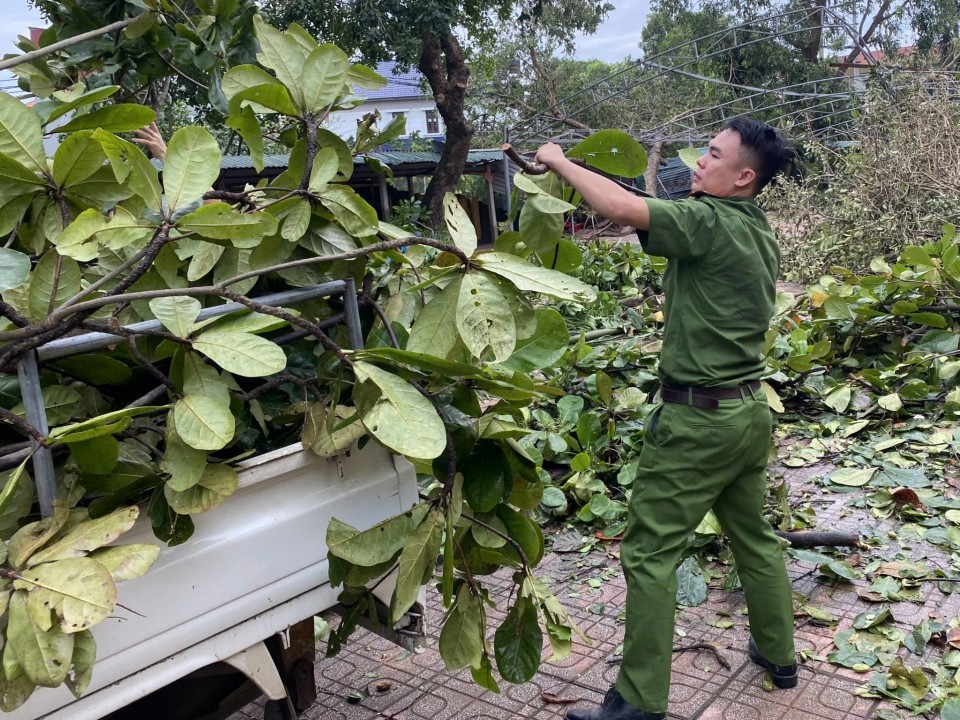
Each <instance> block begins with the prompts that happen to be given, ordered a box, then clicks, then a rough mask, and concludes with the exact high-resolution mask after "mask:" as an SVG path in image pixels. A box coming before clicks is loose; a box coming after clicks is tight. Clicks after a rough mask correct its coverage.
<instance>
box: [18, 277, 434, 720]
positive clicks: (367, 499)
mask: <svg viewBox="0 0 960 720" xmlns="http://www.w3.org/2000/svg"><path fill="white" fill-rule="evenodd" d="M323 291H324V292H323V294H329V288H323ZM310 292H313V291H307V294H309V293H310ZM293 294H295V295H297V296H304V295H305V291H302V290H301V291H294V293H293ZM315 294H318V293H315ZM289 299H290V298H289V297H286V296H285V297H283V298H282V300H283V301H288V300H289ZM265 300H268V301H273V302H275V303H276V304H279V301H278V300H277V298H270V299H267V298H265ZM231 309H236V308H234V307H232V306H229V305H227V306H220V307H218V308H215V309H213V310H212V311H210V312H207V311H205V313H206V314H208V315H214V314H216V315H221V314H224V313H225V312H229V311H230V310H231ZM350 319H351V318H350V317H349V315H348V321H349V320H350ZM353 319H354V321H356V319H357V318H356V314H355V313H353ZM108 341H113V342H115V339H113V338H111V337H106V338H104V337H99V338H96V337H92V336H86V337H77V338H68V339H66V340H64V341H58V343H59V347H51V346H45V347H44V348H41V349H40V353H39V359H43V357H44V355H45V354H46V355H47V356H50V355H59V356H62V355H66V354H70V352H73V351H76V349H77V348H82V349H83V350H90V349H91V348H93V347H95V346H96V345H97V344H98V343H99V344H100V345H101V346H102V345H104V344H106V343H107V342H108ZM36 359H37V358H33V361H32V362H33V363H34V365H33V367H32V369H31V367H29V366H25V367H22V368H21V372H20V380H21V386H22V388H23V395H24V399H25V404H26V406H27V413H28V417H30V419H31V421H32V422H33V423H34V425H35V426H36V427H42V428H43V431H44V432H46V420H45V417H44V416H43V405H42V401H40V400H36V398H35V400H36V401H35V402H33V403H32V405H31V402H28V401H27V400H28V397H29V396H31V395H34V394H36V393H32V390H36V389H37V388H36V387H35V383H34V381H33V380H32V379H31V377H34V378H35V372H36V366H35V362H36ZM37 392H39V391H38V390H37ZM38 403H39V407H37V404H38ZM38 413H39V416H38ZM43 450H44V449H43V448H41V450H40V451H38V453H37V454H38V455H41V458H40V460H41V462H42V461H43V459H44V458H43V457H42V455H43V453H42V451H43ZM47 452H49V451H47ZM239 470H240V472H239V479H238V488H237V491H236V492H235V493H234V494H233V495H231V497H229V498H228V499H227V500H226V501H225V502H224V503H223V504H221V505H220V506H218V507H217V508H214V509H213V510H210V511H208V512H206V513H203V514H201V515H197V516H194V522H195V525H196V530H195V532H194V535H193V536H192V537H191V538H190V539H189V540H188V541H187V542H185V543H184V544H182V545H177V546H173V547H163V549H162V550H161V552H160V556H159V558H158V559H157V561H156V562H155V563H154V565H153V567H152V568H151V569H150V570H149V572H147V574H146V575H144V576H143V577H140V578H137V579H135V580H131V581H127V582H124V583H121V584H120V585H119V586H118V590H119V603H118V607H117V612H116V613H115V615H114V616H113V617H110V618H108V619H107V620H104V621H103V622H101V623H100V624H98V625H96V626H95V627H94V628H93V630H92V631H93V635H94V637H95V639H96V643H97V661H96V665H95V666H94V671H93V679H92V681H91V683H90V686H89V687H88V689H87V691H86V692H85V693H84V695H83V696H82V697H80V698H79V699H77V698H74V697H73V695H72V694H71V693H70V692H69V691H68V690H67V688H66V687H65V686H60V687H58V688H55V689H48V688H38V689H37V690H36V692H34V694H33V696H32V697H31V698H30V699H29V700H28V701H27V702H26V703H25V704H24V705H22V706H21V707H20V708H18V709H17V710H16V711H14V712H13V713H11V714H9V715H8V717H10V718H12V720H40V719H41V718H45V719H49V720H97V719H99V718H105V717H109V718H113V719H115V720H120V719H122V718H131V719H132V718H136V720H150V718H158V719H160V718H162V720H179V719H183V720H187V719H188V718H189V719H190V720H198V719H199V718H210V719H211V720H212V718H218V717H225V716H226V715H228V714H229V713H231V712H233V711H235V710H236V709H238V708H239V707H241V706H243V705H244V704H246V703H248V702H249V701H250V700H252V699H254V698H256V697H257V696H258V695H259V694H260V693H263V694H265V695H266V696H267V698H268V699H269V701H268V703H267V706H266V716H267V717H268V718H270V717H273V718H281V719H283V720H290V719H293V718H296V717H297V715H298V712H299V711H300V710H303V709H305V708H306V707H309V705H310V704H311V703H312V702H313V700H314V699H315V698H316V688H315V685H314V674H313V663H314V658H315V646H314V631H313V627H314V623H313V618H314V616H315V615H317V614H318V613H321V612H323V611H325V610H328V609H330V608H332V607H334V606H335V605H336V603H337V596H338V594H339V591H338V590H336V589H334V588H332V587H330V582H329V572H328V562H327V546H326V542H325V535H326V528H327V524H328V523H329V521H330V518H332V517H337V518H340V519H342V520H344V521H346V522H349V523H350V524H351V525H353V526H354V527H357V528H358V529H365V528H368V527H371V526H372V525H375V524H376V523H378V522H380V521H382V520H386V519H387V518H389V517H392V516H394V515H397V514H399V513H401V512H403V511H404V510H406V509H408V508H410V507H411V506H413V505H415V504H416V503H417V502H418V497H417V483H416V476H415V473H414V469H413V466H412V465H411V464H410V463H409V462H407V461H406V460H405V459H403V458H400V457H398V456H396V455H393V454H392V453H390V452H389V451H387V450H385V449H383V448H382V447H380V446H378V445H376V444H375V443H372V442H371V443H369V444H367V445H366V446H365V447H364V448H363V449H362V450H356V449H354V450H352V451H349V452H346V453H343V454H340V455H337V456H336V457H333V458H329V459H328V458H322V457H320V456H318V455H316V454H314V453H313V452H312V451H310V450H304V449H303V448H302V447H301V446H300V445H299V444H298V445H292V446H289V447H285V448H281V449H278V450H275V451H273V452H269V453H266V454H264V455H260V456H257V457H255V458H253V459H250V460H247V461H245V462H244V463H242V464H241V465H240V468H239ZM35 471H36V474H38V475H42V473H43V471H42V469H40V468H38V467H37V466H35ZM38 484H39V483H38ZM38 491H39V495H40V497H41V500H42V498H43V496H44V489H43V488H40V487H38ZM122 542H123V543H125V544H126V543H144V542H153V543H155V544H158V545H160V544H161V543H160V541H158V540H157V539H156V538H155V537H154V536H153V532H152V528H151V524H150V521H149V519H148V518H147V517H146V512H141V517H140V519H139V520H138V521H137V524H136V525H135V526H134V528H133V529H131V530H130V531H128V532H127V533H125V534H124V535H123V537H122ZM392 592H393V583H392V582H390V580H389V578H388V579H387V581H385V582H380V583H379V584H378V585H377V587H376V590H375V593H376V594H377V596H378V597H379V598H381V599H383V600H384V602H385V603H389V596H390V594H392ZM421 599H422V596H421ZM422 611H423V605H422V602H421V603H418V604H417V605H415V606H414V608H412V609H411V611H410V612H409V613H408V614H407V615H406V617H405V618H404V619H403V620H402V621H401V623H399V624H398V625H395V626H393V627H392V628H391V629H388V630H386V631H382V630H378V631H379V632H381V634H385V636H388V637H390V639H392V640H394V641H396V642H397V643H398V644H401V645H403V646H404V647H408V648H411V649H412V648H414V647H416V646H418V645H420V644H422V642H423V638H424V633H423V614H422ZM375 629H376V628H375Z"/></svg>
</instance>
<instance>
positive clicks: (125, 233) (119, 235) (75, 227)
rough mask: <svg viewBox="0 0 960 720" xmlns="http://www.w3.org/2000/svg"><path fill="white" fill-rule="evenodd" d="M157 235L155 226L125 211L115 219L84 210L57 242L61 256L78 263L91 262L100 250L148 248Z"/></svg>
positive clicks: (57, 238)
mask: <svg viewBox="0 0 960 720" xmlns="http://www.w3.org/2000/svg"><path fill="white" fill-rule="evenodd" d="M155 231H156V226H155V225H153V224H150V223H147V222H145V221H143V220H140V219H139V218H137V217H136V216H134V215H133V214H131V213H130V212H129V211H128V210H126V209H125V208H123V207H118V208H116V210H115V213H114V215H113V217H111V218H107V217H104V216H103V215H102V214H101V213H100V211H99V210H93V209H89V210H84V211H83V212H82V213H80V214H79V215H78V216H77V218H76V219H75V220H74V221H73V222H72V223H70V225H68V226H67V228H66V229H65V230H64V231H63V232H62V233H60V235H58V236H57V237H56V238H55V239H54V244H55V245H56V246H57V250H58V252H59V253H60V254H61V255H65V256H67V257H71V258H73V259H74V260H76V261H77V262H89V261H90V260H93V259H95V258H96V257H97V254H98V253H99V251H100V246H101V245H102V246H106V247H108V248H109V249H111V250H115V251H120V250H123V249H124V248H126V247H127V246H128V245H134V244H139V245H145V244H146V242H147V240H149V239H150V237H151V236H152V235H153V233H154V232H155Z"/></svg>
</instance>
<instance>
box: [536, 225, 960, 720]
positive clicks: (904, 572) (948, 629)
mask: <svg viewBox="0 0 960 720" xmlns="http://www.w3.org/2000/svg"><path fill="white" fill-rule="evenodd" d="M584 257H585V259H587V260H588V262H585V265H584V268H583V269H582V270H581V271H580V273H581V277H591V278H592V279H594V280H597V279H598V278H604V277H605V278H606V282H597V286H598V288H599V300H598V303H597V304H596V305H595V306H594V307H598V308H601V309H602V308H605V307H609V308H610V312H609V313H608V314H606V315H600V317H599V318H598V319H595V320H594V322H593V323H592V324H591V325H590V326H589V327H595V326H596V325H600V326H603V327H605V328H614V329H616V331H617V333H618V334H617V335H613V336H604V337H601V338H597V339H595V340H593V341H591V342H590V343H587V342H585V340H584V339H583V338H581V340H580V342H578V343H577V344H575V345H573V346H571V349H570V351H569V352H568V354H567V355H566V356H565V357H564V358H563V359H561V360H560V361H559V362H558V363H557V364H556V365H555V366H554V367H552V368H549V369H547V370H545V371H544V372H545V374H546V375H547V377H548V379H549V382H550V383H552V384H555V385H556V386H557V387H559V388H561V389H563V390H564V391H565V393H566V394H565V396H564V397H562V398H561V399H560V400H557V401H554V402H551V401H549V400H545V401H542V402H540V403H539V405H538V407H537V408H536V409H534V410H532V411H531V413H530V415H529V419H528V422H527V424H528V427H529V428H530V429H532V430H534V432H532V433H531V434H530V435H528V436H527V437H526V438H522V439H521V440H520V443H521V445H524V446H527V448H528V453H530V454H531V455H533V456H534V457H537V458H538V459H539V458H540V457H541V456H542V458H543V465H544V467H545V468H547V469H549V470H550V471H551V476H552V482H551V485H550V486H548V487H547V489H546V490H545V492H544V497H543V499H542V500H541V505H540V510H541V511H542V512H543V513H545V514H549V515H553V516H558V517H561V518H566V519H567V521H568V522H569V521H576V522H581V523H583V524H585V525H588V526H594V527H596V526H599V527H600V528H601V529H602V530H603V532H604V533H605V534H606V535H612V534H614V533H615V532H616V531H617V530H618V529H619V527H618V526H619V525H620V522H621V521H622V519H623V517H624V513H625V501H626V499H627V498H628V497H629V491H630V481H631V480H632V475H633V472H632V469H631V467H630V464H631V462H635V461H636V457H637V455H638V453H639V449H640V447H641V445H642V437H643V417H644V414H645V411H646V409H647V408H646V397H645V395H646V393H645V391H646V390H649V389H651V388H652V386H653V385H655V383H654V382H653V377H654V376H653V373H654V372H655V365H656V362H655V360H656V356H655V354H653V351H655V350H656V348H657V346H656V343H657V337H658V331H657V328H658V325H657V322H658V319H659V317H660V316H659V312H660V309H659V307H658V306H657V304H656V302H655V297H653V298H651V300H650V301H649V302H641V303H639V304H637V305H636V306H635V307H632V308H629V309H625V308H623V307H622V306H620V305H618V304H616V303H605V302H604V297H603V296H604V293H606V292H608V291H609V290H610V289H613V290H614V291H615V292H616V293H617V294H618V295H620V296H623V295H633V296H634V297H642V296H641V295H640V294H639V290H640V289H641V288H644V287H648V288H652V289H653V290H656V288H657V280H658V276H657V273H656V268H657V267H658V264H657V263H656V262H654V261H653V260H654V259H650V258H645V257H644V256H643V253H642V251H640V250H639V249H637V248H636V247H631V246H605V247H601V246H597V247H593V246H591V247H590V248H588V249H587V250H586V251H585V254H584ZM624 285H634V286H635V287H633V288H632V290H631V291H630V292H629V293H628V292H624V291H623V290H622V289H621V287H622V286H624ZM958 293H960V243H958V238H957V235H956V231H955V228H954V227H953V226H946V227H945V228H944V231H943V234H942V235H941V237H940V238H939V239H937V240H936V241H935V242H931V243H926V244H922V245H911V246H908V247H906V248H905V249H904V250H903V252H902V253H901V255H900V256H899V257H898V258H897V259H896V261H895V262H892V263H888V262H887V261H886V260H883V259H882V258H876V259H875V260H874V261H873V262H872V263H871V271H870V272H868V273H866V274H855V273H853V272H851V271H849V270H846V269H844V268H839V267H835V268H833V270H832V274H831V275H827V276H823V277H821V278H820V279H819V281H818V282H816V283H814V284H812V285H810V286H809V287H808V289H807V291H806V292H805V293H803V294H802V295H800V296H799V297H796V298H795V297H794V296H792V295H790V294H787V293H783V294H781V295H780V296H779V297H778V312H777V315H776V316H775V318H774V320H773V323H772V326H771V328H770V330H769V331H768V333H767V343H766V351H767V354H768V368H767V372H766V373H765V377H764V379H765V381H766V383H767V384H768V386H769V397H770V399H771V403H772V405H774V406H775V407H777V409H778V410H779V415H778V416H779V419H780V425H779V429H778V435H779V437H780V439H779V446H780V450H779V465H780V466H781V467H785V468H800V467H809V466H820V465H821V464H823V465H829V466H832V469H831V470H830V471H829V472H827V473H826V474H825V476H824V477H821V478H817V479H816V480H815V481H814V482H815V483H816V485H817V486H818V488H817V489H819V490H821V491H823V492H828V493H844V494H846V495H847V496H848V497H849V502H848V505H849V508H850V509H849V512H850V513H851V514H852V516H853V517H852V518H851V520H850V521H851V522H852V521H854V520H855V519H859V520H860V521H861V524H860V528H859V530H860V533H861V536H862V538H863V542H864V543H865V547H864V548H861V550H860V551H859V553H858V554H859V561H858V559H857V557H855V556H845V555H843V554H841V553H836V552H827V551H824V552H813V551H810V550H798V549H791V550H789V551H788V552H789V553H790V555H791V556H792V557H793V558H794V559H795V560H796V561H798V562H800V563H803V564H810V565H812V566H813V568H814V570H813V572H816V573H817V574H818V576H820V577H822V578H823V580H824V581H825V582H830V583H842V584H851V585H852V586H854V587H855V588H856V591H857V593H858V595H859V596H860V598H861V599H862V600H863V601H864V602H867V603H872V604H875V608H872V609H870V610H867V611H865V612H864V613H863V614H862V615H861V616H860V617H858V618H857V619H856V620H855V622H854V625H853V627H852V628H847V627H845V628H844V629H842V630H840V631H839V632H838V633H837V635H836V638H835V641H834V642H835V648H834V649H833V650H832V651H831V652H829V653H828V654H827V655H824V656H815V655H812V654H810V653H808V654H807V655H808V657H807V659H808V660H821V661H829V662H832V663H835V664H837V665H840V666H844V667H848V668H851V669H855V670H858V671H860V672H864V673H870V676H869V680H868V682H867V683H866V684H865V685H864V686H863V687H862V688H861V690H860V691H859V692H861V693H862V694H864V695H867V696H870V697H883V698H887V699H890V700H891V701H893V702H894V703H896V704H898V705H900V706H901V707H904V708H907V709H909V710H910V711H912V712H924V711H931V710H934V709H937V708H939V709H940V711H941V713H942V716H943V717H950V716H951V715H950V713H956V712H957V710H958V705H960V684H958V683H957V680H956V672H957V669H958V668H960V626H958V621H957V619H956V618H951V617H941V618H930V619H927V620H923V621H922V622H920V623H917V624H913V623H910V624H909V625H906V624H904V623H903V622H898V621H897V619H896V618H897V616H898V615H899V613H898V611H897V604H898V603H922V602H925V601H926V600H928V598H929V597H930V593H933V592H939V593H942V594H944V595H946V594H951V593H953V592H955V591H956V587H957V586H956V580H957V578H958V577H960V472H958V470H957V463H958V452H960V423H958V412H960V387H958V384H957V382H958V370H960V332H958V330H957V315H958V313H960V303H958ZM574 322H576V318H575V319H574ZM624 335H627V337H624ZM630 335H632V337H631V336H630ZM584 337H585V336H584ZM628 407H629V408H630V411H629V414H628V413H627V408H628ZM598 428H599V429H601V432H599V433H598V432H597V429H598ZM603 430H605V432H604V431H603ZM792 490H793V491H794V492H791V487H790V485H789V483H787V482H782V483H780V484H779V485H775V486H774V487H772V490H771V502H772V504H771V506H770V513H771V517H772V518H773V520H774V521H775V523H776V524H777V526H778V527H779V528H780V529H783V530H792V529H796V528H806V527H816V526H817V524H818V518H817V512H818V506H817V505H816V503H812V502H809V500H810V497H809V491H808V489H807V488H806V487H804V488H793V489H792ZM716 536H717V528H716V527H715V526H714V525H713V524H712V523H711V522H710V518H709V517H708V518H707V520H706V521H705V522H704V523H703V524H702V525H701V527H700V528H698V529H697V534H696V536H695V537H694V538H693V541H692V543H691V546H690V548H688V552H689V554H690V555H693V556H696V557H688V558H687V560H686V561H685V562H684V563H683V564H682V565H681V567H680V568H679V571H678V572H679V577H680V580H681V582H680V583H679V588H680V590H679V593H678V602H679V603H680V604H683V605H698V604H700V603H702V602H703V601H704V600H705V599H706V595H707V593H706V581H707V580H708V579H710V578H711V577H713V578H719V577H721V575H722V576H723V577H724V578H725V586H726V587H731V586H733V587H735V585H736V573H735V572H729V571H728V572H725V573H722V574H716V573H714V572H713V571H712V570H711V569H710V566H709V564H708V563H707V561H708V560H718V561H720V562H721V563H729V562H730V558H729V553H728V552H725V551H724V550H723V549H722V547H721V548H719V552H718V548H717V546H716V545H715V543H714V542H713V541H714V540H716V539H717V538H716ZM798 608H799V610H800V611H802V612H803V613H805V614H806V615H807V616H809V618H810V619H811V621H813V622H817V623H821V624H836V623H837V622H838V618H837V617H835V616H833V615H832V614H831V613H830V612H829V610H826V609H824V608H822V607H819V606H818V604H817V602H816V600H815V599H814V598H804V597H798ZM931 648H934V649H938V650H939V651H940V654H939V656H937V655H936V654H934V656H933V659H929V656H927V655H926V653H928V651H930V650H931ZM921 656H924V657H928V659H927V661H926V662H923V661H922V660H921ZM884 712H885V713H887V714H886V715H885V717H888V718H894V717H898V716H897V715H896V713H895V712H893V711H890V710H886V711H884Z"/></svg>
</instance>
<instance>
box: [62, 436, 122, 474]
mask: <svg viewBox="0 0 960 720" xmlns="http://www.w3.org/2000/svg"><path fill="white" fill-rule="evenodd" d="M70 456H71V457H72V458H73V461H74V462H75V463H76V464H77V468H78V469H79V470H80V472H82V473H92V474H94V475H105V474H107V473H109V472H110V471H111V470H113V469H114V468H115V467H116V465H117V461H118V460H119V459H120V442H119V441H118V440H117V439H116V438H115V437H113V436H112V435H101V436H99V437H95V438H90V439H89V440H81V441H80V442H75V443H71V445H70Z"/></svg>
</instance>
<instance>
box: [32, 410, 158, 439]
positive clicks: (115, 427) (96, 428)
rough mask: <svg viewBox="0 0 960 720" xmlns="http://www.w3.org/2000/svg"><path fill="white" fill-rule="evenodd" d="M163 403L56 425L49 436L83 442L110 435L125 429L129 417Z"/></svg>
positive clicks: (142, 413)
mask: <svg viewBox="0 0 960 720" xmlns="http://www.w3.org/2000/svg"><path fill="white" fill-rule="evenodd" d="M164 407H165V406H163V405H148V406H143V407H134V408H125V409H123V410H114V411H113V412H109V413H104V414H103V415H98V416H97V417H95V418H91V419H89V420H84V421H83V422H78V423H73V424H71V425H65V426H63V427H56V428H53V429H52V430H51V431H50V438H51V439H52V440H58V441H59V442H65V443H71V442H83V441H84V440H89V439H91V438H95V437H100V436H101V435H110V434H112V433H115V432H121V431H123V430H125V429H126V428H127V427H128V426H129V424H130V418H134V417H138V416H140V415H147V414H150V413H153V412H156V411H157V410H162V409H163V408H164Z"/></svg>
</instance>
